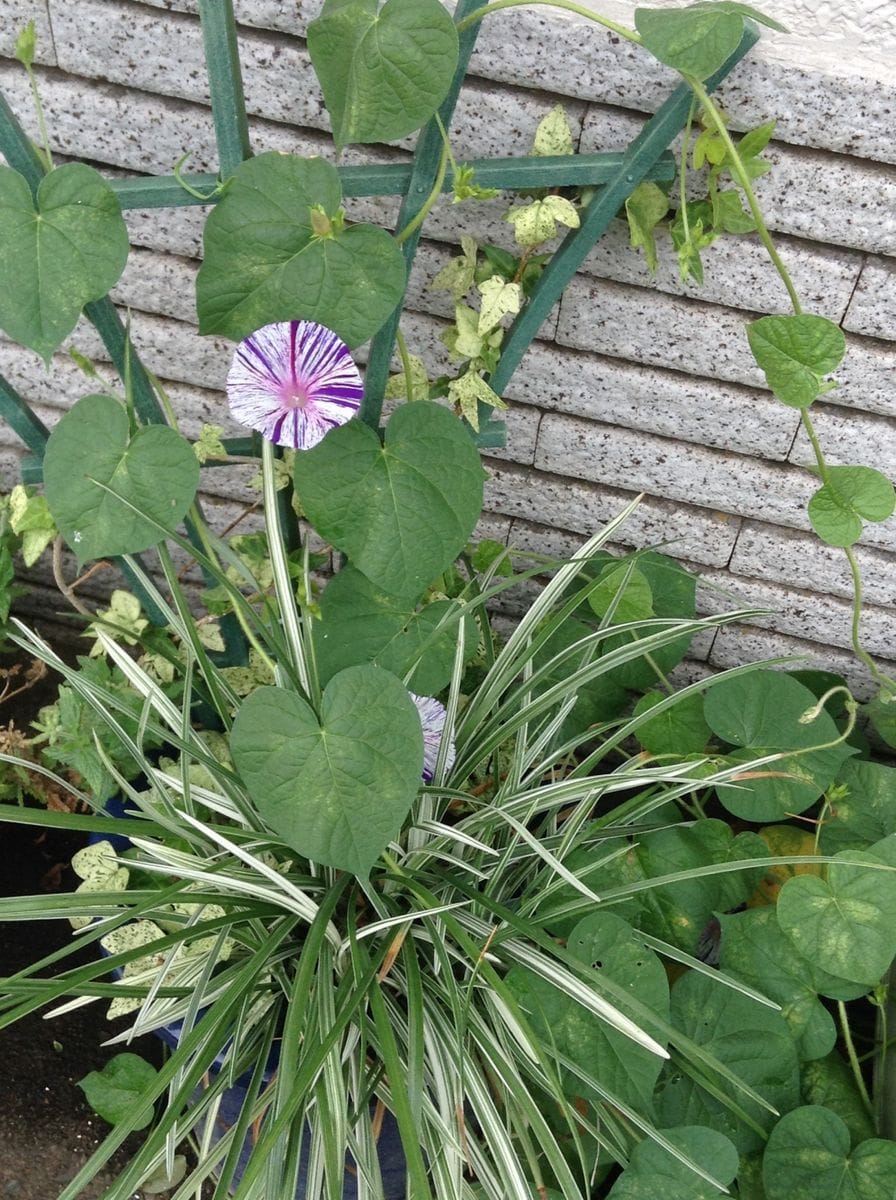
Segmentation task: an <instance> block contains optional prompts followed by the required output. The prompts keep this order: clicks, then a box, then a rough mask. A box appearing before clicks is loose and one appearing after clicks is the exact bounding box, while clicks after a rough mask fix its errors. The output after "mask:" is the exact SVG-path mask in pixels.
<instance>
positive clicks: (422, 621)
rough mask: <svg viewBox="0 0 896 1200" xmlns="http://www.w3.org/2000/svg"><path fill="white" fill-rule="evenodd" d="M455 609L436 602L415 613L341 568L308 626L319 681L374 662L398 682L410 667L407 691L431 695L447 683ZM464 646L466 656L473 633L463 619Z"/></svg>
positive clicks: (349, 569)
mask: <svg viewBox="0 0 896 1200" xmlns="http://www.w3.org/2000/svg"><path fill="white" fill-rule="evenodd" d="M461 611H462V606H461V605H460V603H459V602H457V601H453V600H436V601H434V602H433V603H431V604H426V605H424V606H423V607H421V608H420V609H419V610H418V609H416V608H415V607H414V606H413V605H412V604H410V603H408V602H407V601H405V602H402V601H399V600H396V599H395V597H394V596H390V595H389V594H388V593H387V592H384V591H383V590H382V589H381V588H378V587H377V586H376V584H374V583H371V582H370V580H369V579H368V578H367V576H366V575H362V574H361V572H360V571H358V570H356V569H355V568H354V567H351V566H347V567H343V569H342V570H341V571H339V572H337V574H336V575H334V576H333V578H332V579H331V580H330V582H329V583H328V584H327V586H326V588H325V589H324V593H323V595H322V596H321V598H320V612H321V620H320V621H318V622H316V623H315V626H314V633H315V645H316V647H317V669H318V674H319V675H320V679H321V682H322V683H326V682H327V681H328V680H329V679H331V678H332V677H333V676H334V675H335V674H337V672H339V671H342V670H345V668H346V667H352V666H355V665H356V664H358V663H368V662H371V663H376V664H377V665H378V666H380V667H385V668H386V670H387V671H391V672H392V674H393V675H397V676H399V678H403V677H404V676H405V675H406V674H407V672H408V671H410V670H411V668H412V667H413V668H414V673H413V675H412V676H411V678H410V679H409V680H408V687H409V688H410V690H411V691H412V692H416V693H417V694H418V695H420V696H435V695H436V693H438V692H440V691H441V690H442V689H443V688H444V687H446V686H447V684H448V682H449V680H450V679H451V671H452V668H453V666H454V654H455V648H456V646H457V635H458V617H459V615H460V613H461ZM464 643H465V651H466V654H467V657H469V656H470V655H472V654H474V653H475V651H476V647H477V644H478V631H477V629H476V626H475V623H474V622H473V621H472V620H470V619H469V618H468V619H467V620H466V621H465V622H464Z"/></svg>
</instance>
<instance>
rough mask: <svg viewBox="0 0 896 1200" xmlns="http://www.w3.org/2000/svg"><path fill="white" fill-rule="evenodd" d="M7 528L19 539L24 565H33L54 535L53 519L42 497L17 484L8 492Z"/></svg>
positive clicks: (32, 490)
mask: <svg viewBox="0 0 896 1200" xmlns="http://www.w3.org/2000/svg"><path fill="white" fill-rule="evenodd" d="M9 528H10V529H11V530H12V532H13V533H15V534H17V535H18V537H19V539H20V544H19V548H20V550H21V554H22V561H23V562H24V564H25V566H26V567H33V566H34V564H35V563H36V562H37V560H38V559H39V558H40V556H41V555H42V554H43V552H44V551H45V550H46V548H47V546H49V544H50V542H52V540H53V538H54V537H55V536H56V523H55V521H54V520H53V517H52V515H51V513H50V509H49V507H48V506H47V501H46V499H45V497H43V496H41V495H39V494H38V493H36V492H35V491H34V488H31V487H27V488H26V487H24V486H23V485H22V484H17V485H16V486H15V487H14V488H13V489H12V491H11V492H10V493H9Z"/></svg>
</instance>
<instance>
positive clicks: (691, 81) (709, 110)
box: [684, 75, 803, 313]
mask: <svg viewBox="0 0 896 1200" xmlns="http://www.w3.org/2000/svg"><path fill="white" fill-rule="evenodd" d="M684 79H685V81H686V82H687V84H688V86H689V87H690V89H691V91H692V92H693V93H694V95H695V96H696V97H697V99H698V100H699V101H700V104H701V106H702V108H703V111H704V112H705V113H706V115H707V116H708V117H709V119H710V120H711V121H712V123H713V125H714V126H715V130H716V133H717V134H718V135H719V137H720V138H721V139H722V141H723V142H724V143H725V148H726V149H727V151H728V154H729V157H730V158H731V167H730V170H731V174H732V175H733V176H734V178H735V179H736V180H737V182H738V184H739V185H740V188H741V190H742V191H743V193H744V196H745V197H746V200H747V204H748V205H749V208H750V213H751V215H752V217H753V221H754V222H755V225H756V232H757V233H758V234H759V239H760V241H761V242H762V244H763V246H765V248H766V250H767V251H768V256H769V258H770V259H771V260H772V262H773V263H774V264H775V270H776V271H777V272H778V274H779V275H780V277H781V281H782V283H783V284H784V286H785V287H786V288H787V294H788V296H789V297H790V303H791V305H792V306H793V311H794V312H795V313H801V312H802V311H803V306H802V304H801V303H800V298H799V295H798V293H797V290H796V287H795V286H794V282H793V280H792V279H791V278H790V272H789V271H788V270H787V268H786V267H785V265H784V262H783V260H782V258H781V255H780V254H779V253H778V250H777V247H776V246H775V243H774V241H773V240H772V235H771V234H770V233H769V230H768V225H766V223H765V217H764V216H763V214H762V209H761V208H760V207H759V201H758V200H757V199H756V193H755V191H754V190H753V184H752V181H751V180H750V177H749V175H748V174H747V172H746V170H745V169H744V164H743V159H742V158H741V156H740V154H739V152H738V149H737V146H736V145H735V144H734V139H733V138H732V136H731V134H730V133H729V132H728V128H727V126H726V125H725V122H724V121H723V120H722V114H721V113H720V112H719V109H718V106H717V105H716V103H715V101H714V100H713V99H712V98H711V97H710V95H709V93H708V92H707V90H706V88H705V87H704V86H703V84H702V83H701V82H700V80H699V79H697V78H695V77H694V76H693V75H685V76H684Z"/></svg>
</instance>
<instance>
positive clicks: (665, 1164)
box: [607, 1125, 737, 1200]
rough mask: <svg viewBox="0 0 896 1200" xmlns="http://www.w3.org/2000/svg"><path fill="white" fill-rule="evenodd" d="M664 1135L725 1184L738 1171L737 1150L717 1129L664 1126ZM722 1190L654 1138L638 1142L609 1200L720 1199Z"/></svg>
mask: <svg viewBox="0 0 896 1200" xmlns="http://www.w3.org/2000/svg"><path fill="white" fill-rule="evenodd" d="M663 1137H665V1138H667V1139H668V1140H669V1141H670V1142H671V1143H672V1145H673V1146H675V1147H676V1148H677V1149H679V1150H681V1151H682V1152H683V1153H684V1154H686V1155H687V1156H688V1158H690V1159H691V1160H692V1161H693V1162H695V1163H697V1164H698V1166H700V1167H702V1168H703V1170H704V1171H708V1172H709V1174H710V1175H711V1176H712V1177H713V1179H715V1180H717V1181H718V1183H719V1184H720V1185H722V1186H724V1185H726V1184H729V1183H730V1182H731V1181H732V1179H733V1178H734V1176H735V1175H736V1174H737V1150H736V1149H735V1147H734V1146H733V1145H732V1143H731V1142H730V1140H729V1139H728V1138H726V1137H725V1136H724V1135H723V1134H721V1133H716V1131H715V1130H714V1129H707V1128H706V1127H705V1126H700V1125H682V1126H680V1127H679V1128H677V1129H664V1130H663ZM718 1195H719V1189H718V1188H717V1187H716V1186H715V1185H714V1184H712V1183H710V1182H709V1180H707V1179H701V1178H700V1176H699V1175H695V1174H694V1172H693V1171H692V1170H691V1169H690V1168H689V1167H688V1166H687V1165H686V1164H685V1163H683V1162H682V1161H681V1160H680V1159H678V1158H676V1157H675V1156H674V1155H672V1154H670V1153H669V1151H668V1150H666V1149H664V1148H663V1147H662V1146H658V1145H657V1144H656V1142H654V1141H651V1139H650V1138H644V1139H643V1140H642V1141H640V1142H638V1144H637V1145H636V1146H635V1148H634V1150H632V1153H631V1158H630V1159H629V1164H628V1166H627V1167H626V1169H625V1170H624V1171H623V1172H622V1174H621V1175H620V1176H619V1178H618V1179H617V1180H616V1182H615V1183H614V1184H613V1186H612V1188H611V1189H610V1192H609V1195H608V1196H607V1200H657V1197H659V1196H662V1200H716V1197H717V1196H718Z"/></svg>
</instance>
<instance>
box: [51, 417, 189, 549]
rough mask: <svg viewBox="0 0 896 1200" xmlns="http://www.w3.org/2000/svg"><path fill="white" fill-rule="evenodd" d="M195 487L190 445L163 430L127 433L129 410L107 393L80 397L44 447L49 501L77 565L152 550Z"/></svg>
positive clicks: (153, 427) (148, 428)
mask: <svg viewBox="0 0 896 1200" xmlns="http://www.w3.org/2000/svg"><path fill="white" fill-rule="evenodd" d="M73 463H77V469H76V470H73V469H72V464H73ZM198 486H199V463H198V462H197V461H196V456H195V455H194V453H193V450H192V448H191V446H190V443H189V442H188V441H186V439H184V438H182V437H181V436H180V434H179V433H176V432H175V430H173V429H170V428H168V427H167V426H165V425H150V426H146V427H145V428H143V429H138V430H137V431H136V433H133V434H132V432H131V429H130V422H129V421H128V414H127V412H126V411H125V409H124V408H123V406H122V405H121V404H119V402H118V401H117V400H113V399H112V397H111V396H85V397H83V399H81V400H79V401H78V402H77V403H76V404H75V405H74V407H73V408H72V409H71V410H70V411H69V412H68V413H66V415H65V416H64V417H63V418H62V420H61V421H60V422H59V423H58V425H56V427H55V428H54V430H53V432H52V433H51V435H50V440H49V441H48V443H47V450H46V455H45V457H44V489H45V491H46V496H47V503H48V504H49V506H50V512H51V513H52V515H53V520H54V521H55V522H56V524H57V525H58V527H59V531H60V533H61V534H62V535H63V537H64V538H65V540H66V541H67V542H68V544H69V545H70V546H71V548H72V550H73V551H74V552H75V555H76V556H77V558H78V560H79V562H82V563H83V562H87V561H89V560H90V559H93V558H105V557H112V556H114V555H117V554H137V553H139V551H141V550H146V549H147V548H148V547H149V546H155V545H157V544H158V543H159V542H160V541H161V540H162V538H163V537H164V536H165V534H166V532H168V531H170V530H173V529H175V528H176V527H177V525H178V524H179V523H180V521H181V520H182V518H183V517H184V515H185V513H186V512H187V509H188V508H189V507H190V504H191V503H192V501H193V497H194V496H195V494H196V489H197V487H198Z"/></svg>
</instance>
